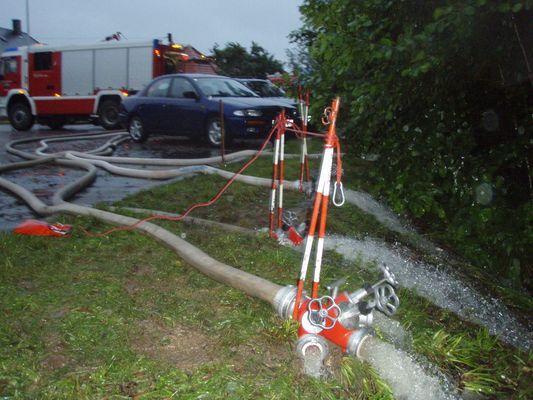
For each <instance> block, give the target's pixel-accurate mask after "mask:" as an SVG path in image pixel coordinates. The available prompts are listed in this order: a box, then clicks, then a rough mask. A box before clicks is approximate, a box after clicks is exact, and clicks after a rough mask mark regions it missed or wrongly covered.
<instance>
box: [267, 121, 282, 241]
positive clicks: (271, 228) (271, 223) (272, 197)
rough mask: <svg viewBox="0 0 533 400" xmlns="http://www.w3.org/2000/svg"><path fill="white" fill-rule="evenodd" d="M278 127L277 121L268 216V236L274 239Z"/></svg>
mask: <svg viewBox="0 0 533 400" xmlns="http://www.w3.org/2000/svg"><path fill="white" fill-rule="evenodd" d="M280 136H281V135H280V127H279V121H278V126H277V129H276V140H275V141H274V158H273V160H272V185H271V187H270V209H269V211H270V215H269V235H270V237H272V238H275V237H276V235H275V233H274V229H275V221H274V219H275V216H274V214H275V210H276V190H277V180H278V160H279V143H280Z"/></svg>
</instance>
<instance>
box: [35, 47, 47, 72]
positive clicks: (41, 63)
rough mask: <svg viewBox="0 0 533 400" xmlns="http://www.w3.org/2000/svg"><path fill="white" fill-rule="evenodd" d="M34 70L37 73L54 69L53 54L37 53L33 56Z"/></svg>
mask: <svg viewBox="0 0 533 400" xmlns="http://www.w3.org/2000/svg"><path fill="white" fill-rule="evenodd" d="M33 69H34V70H35V71H48V70H50V69H52V52H51V51H47V52H44V53H35V54H34V55H33Z"/></svg>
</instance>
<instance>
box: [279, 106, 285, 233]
mask: <svg viewBox="0 0 533 400" xmlns="http://www.w3.org/2000/svg"><path fill="white" fill-rule="evenodd" d="M285 123H286V119H285V110H283V111H282V113H281V122H280V124H281V125H282V127H281V134H280V142H279V146H280V148H279V186H278V194H279V196H278V228H281V220H282V217H283V179H284V175H285V128H286V125H285Z"/></svg>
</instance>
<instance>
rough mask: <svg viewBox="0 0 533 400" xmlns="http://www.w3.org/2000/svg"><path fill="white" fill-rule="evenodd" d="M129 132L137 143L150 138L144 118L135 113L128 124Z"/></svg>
mask: <svg viewBox="0 0 533 400" xmlns="http://www.w3.org/2000/svg"><path fill="white" fill-rule="evenodd" d="M128 132H129V133H130V137H131V140H133V141H134V142H136V143H144V142H146V139H148V132H146V130H145V129H144V124H143V121H142V119H141V118H140V117H139V116H137V115H135V116H133V117H131V119H130V123H129V124H128Z"/></svg>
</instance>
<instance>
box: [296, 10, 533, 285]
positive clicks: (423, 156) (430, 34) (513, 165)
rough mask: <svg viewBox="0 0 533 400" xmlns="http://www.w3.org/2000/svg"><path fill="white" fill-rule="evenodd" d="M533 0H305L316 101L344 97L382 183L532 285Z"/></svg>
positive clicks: (352, 132)
mask: <svg viewBox="0 0 533 400" xmlns="http://www.w3.org/2000/svg"><path fill="white" fill-rule="evenodd" d="M531 8H532V5H531V2H530V1H516V0H515V1H505V0H495V1H490V2H489V1H486V0H461V1H455V0H428V1H387V0H357V1H355V0H353V1H352V0H306V1H305V2H304V3H303V5H302V7H301V11H302V14H303V16H304V19H303V21H304V28H302V29H301V30H300V31H298V32H295V33H293V35H292V37H293V39H294V41H296V42H299V43H300V44H304V45H305V46H306V47H307V50H308V54H309V59H310V60H309V62H308V63H307V64H308V65H311V66H312V69H311V71H310V72H309V75H308V76H307V77H305V79H307V84H308V85H309V87H310V88H312V90H313V94H314V100H315V102H314V104H315V105H317V108H316V109H315V113H318V111H319V110H318V108H321V107H323V106H324V104H327V103H328V102H329V101H330V99H331V97H332V96H333V95H339V96H340V97H341V102H342V110H341V118H342V121H340V123H339V127H340V129H342V131H343V135H344V136H345V142H346V143H347V144H348V146H349V150H350V154H352V155H359V154H364V153H375V154H377V155H378V156H379V158H378V161H377V162H376V169H375V172H374V175H373V179H374V182H375V185H376V188H377V189H378V190H379V192H380V193H381V194H383V195H384V196H385V197H386V198H387V199H388V201H389V202H390V204H391V205H392V206H393V208H394V209H395V210H396V211H397V212H400V213H406V214H409V215H410V216H411V217H414V218H415V219H418V220H419V221H421V220H423V221H424V222H425V223H427V222H429V223H430V224H431V230H432V231H434V232H439V231H440V232H444V236H445V238H446V239H447V240H451V241H452V242H453V243H454V244H455V245H456V246H458V248H459V249H460V250H461V251H462V252H463V254H465V255H466V256H468V257H469V258H470V259H472V260H474V261H476V262H477V263H478V265H480V266H488V267H489V268H490V270H492V271H499V272H502V271H503V272H504V276H505V277H506V278H508V279H509V280H510V281H514V282H516V281H519V280H518V273H519V272H521V273H522V276H521V281H522V282H523V283H525V284H526V285H528V284H531V280H530V277H528V276H526V274H527V273H528V272H527V271H529V270H531V268H529V267H530V264H531V258H530V257H531V256H530V252H529V251H528V245H529V246H530V245H531V243H533V224H532V222H533V207H532V204H531V199H532V196H533V192H532V184H531V160H530V159H531V126H532V124H531V122H532V121H531V106H532V95H531V86H532V79H533V74H532V72H531V65H532V63H531V62H530V61H529V59H528V56H530V55H529V54H528V53H527V52H528V51H529V52H531V49H532V48H533V28H532V26H531V24H530V22H531V17H532V12H531Z"/></svg>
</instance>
